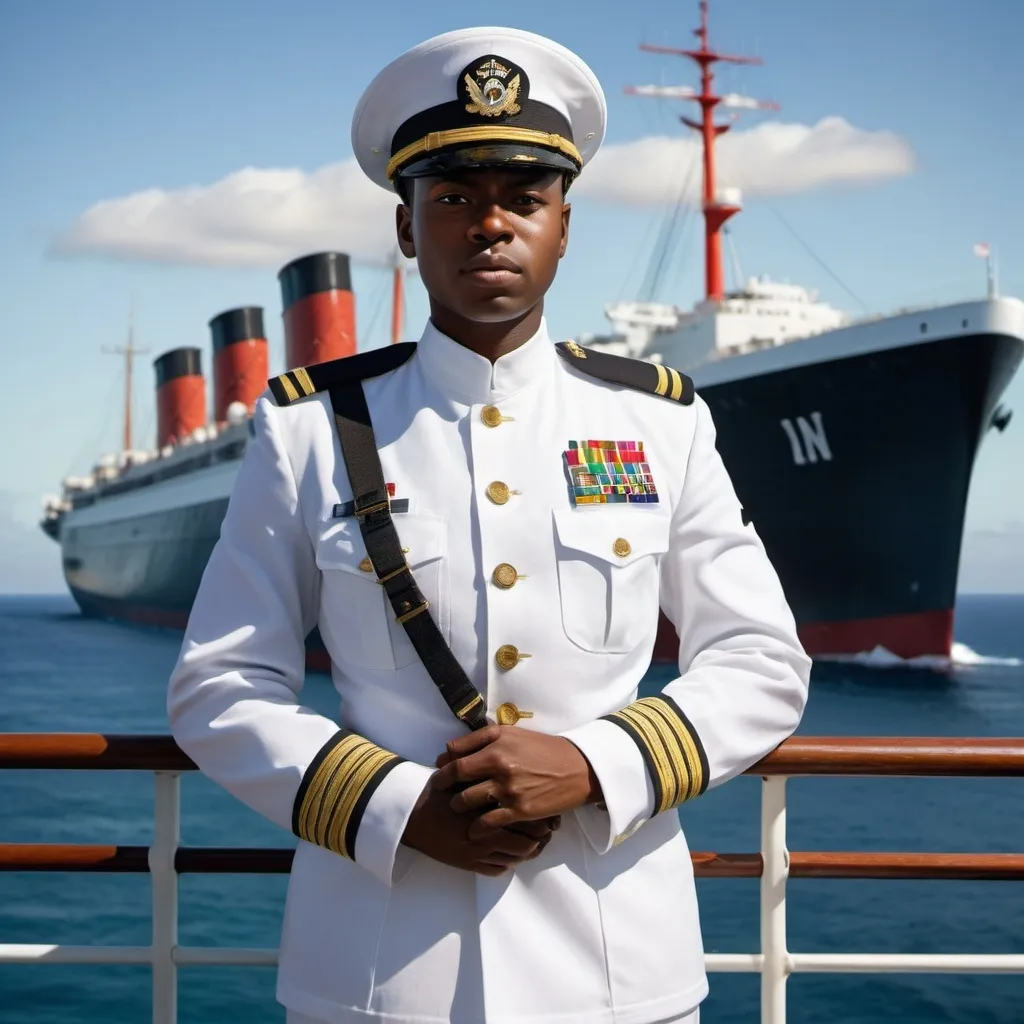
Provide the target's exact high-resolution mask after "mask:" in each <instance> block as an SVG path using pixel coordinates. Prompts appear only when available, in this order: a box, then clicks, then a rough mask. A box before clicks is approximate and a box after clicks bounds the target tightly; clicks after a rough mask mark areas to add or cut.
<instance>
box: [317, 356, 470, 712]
mask: <svg viewBox="0 0 1024 1024" xmlns="http://www.w3.org/2000/svg"><path fill="white" fill-rule="evenodd" d="M397 347H398V346H393V348H397ZM412 347H413V348H414V347H415V346H412ZM367 354H368V355H371V354H372V353H367ZM409 354H410V355H411V352H410V353H409ZM406 358H408V356H407V357H406ZM347 361H348V360H339V362H347ZM327 365H328V366H330V365H332V364H330V363H328V364H327ZM329 391H330V396H331V406H332V407H333V409H334V423H335V427H336V428H337V431H338V440H339V442H340V443H341V453H342V456H343V457H344V459H345V468H346V471H347V472H348V479H349V483H350V484H351V486H352V497H353V498H354V499H355V502H354V504H355V516H356V520H357V521H358V523H359V530H360V532H361V533H362V535H363V542H364V543H365V544H366V553H367V554H368V555H369V556H370V561H371V563H372V564H373V568H374V571H375V572H376V573H377V582H378V583H380V584H381V586H383V587H384V591H385V593H386V594H387V595H388V600H389V601H390V602H391V607H392V608H393V609H394V612H395V618H396V619H397V621H398V622H399V623H400V625H401V626H402V627H403V628H404V629H405V631H406V633H407V634H408V635H409V639H410V640H411V641H412V645H413V647H414V648H415V649H416V653H417V654H418V655H419V656H420V659H421V660H422V661H423V667H424V668H425V669H426V670H427V672H428V674H429V675H430V678H431V679H432V680H433V681H434V685H435V686H436V687H437V688H438V690H440V691H441V696H442V697H443V698H444V700H445V703H446V704H447V705H448V707H449V708H451V710H452V712H453V714H454V715H455V717H456V718H458V719H459V720H460V721H462V722H464V723H465V724H466V725H468V726H469V727H470V728H471V729H482V728H483V727H484V726H485V725H487V724H488V723H487V705H486V703H485V702H484V698H483V696H482V695H481V693H480V691H479V690H477V688H476V687H475V686H474V685H473V684H472V683H471V682H470V680H469V677H468V676H467V675H466V673H465V671H464V670H463V668H462V666H461V665H460V664H459V663H458V661H456V660H455V655H454V654H452V651H451V648H450V647H449V646H448V645H447V644H446V643H445V640H444V637H443V636H441V632H440V630H439V629H438V628H437V624H436V623H435V622H434V619H433V618H432V616H431V615H430V613H429V612H428V611H427V601H426V599H425V598H424V597H423V594H422V592H421V591H420V588H419V587H418V586H417V584H416V580H415V578H414V577H413V574H412V569H411V568H410V567H409V563H408V562H406V560H405V555H404V554H402V545H401V542H400V540H399V538H398V532H397V531H396V530H395V524H394V522H393V520H392V519H391V503H390V501H389V498H388V492H387V485H386V484H385V483H384V470H383V468H382V467H381V464H380V453H379V452H378V451H377V440H376V438H375V437H374V434H373V423H372V422H371V420H370V410H369V408H368V407H367V405H366V396H365V394H364V393H363V385H362V380H361V378H360V377H357V376H350V377H349V379H348V380H346V381H344V382H337V381H336V382H334V383H332V384H331V386H330V388H329Z"/></svg>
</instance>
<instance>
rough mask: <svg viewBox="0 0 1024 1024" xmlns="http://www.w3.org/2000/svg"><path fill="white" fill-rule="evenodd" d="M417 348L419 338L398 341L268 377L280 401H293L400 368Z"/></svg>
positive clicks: (288, 403) (272, 389) (281, 403)
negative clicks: (416, 339) (394, 343)
mask: <svg viewBox="0 0 1024 1024" xmlns="http://www.w3.org/2000/svg"><path fill="white" fill-rule="evenodd" d="M415 351H416V342H415V341H403V342H399V343H398V344H397V345H386V346H384V347H383V348H375V349H371V350H370V351H369V352H358V353H356V355H354V356H345V357H344V358H343V359H332V360H331V361H330V362H327V363H314V364H313V365H312V366H299V367H296V368H295V369H294V370H289V371H288V372H287V373H282V374H281V375H280V376H279V377H272V378H271V379H270V380H268V381H267V384H268V385H269V387H270V390H271V392H272V393H273V395H274V398H275V399H276V400H277V404H278V405H291V404H292V402H297V401H298V400H299V399H300V398H308V397H309V396H310V395H315V394H316V393H317V392H318V391H327V390H328V389H330V388H333V387H336V386H337V385H338V384H348V383H351V382H352V381H354V380H368V379H369V378H370V377H380V376H381V375H382V374H385V373H390V372H391V371H392V370H397V369H398V367H400V366H401V365H402V363H404V362H406V361H408V360H409V359H410V358H411V357H412V354H413V353H414V352H415Z"/></svg>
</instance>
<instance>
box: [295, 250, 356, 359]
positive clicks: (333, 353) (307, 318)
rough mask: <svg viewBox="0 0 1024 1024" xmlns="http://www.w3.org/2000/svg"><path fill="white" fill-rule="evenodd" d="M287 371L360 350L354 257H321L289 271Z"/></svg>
mask: <svg viewBox="0 0 1024 1024" xmlns="http://www.w3.org/2000/svg"><path fill="white" fill-rule="evenodd" d="M277 277H278V280H279V281H280V282H281V299H282V304H283V308H284V347H285V362H286V364H287V365H286V367H285V368H286V369H288V370H291V369H294V368H295V367H296V366H308V365H309V364H310V363H325V362H327V361H328V360H329V359H340V358H342V356H350V355H353V354H354V353H355V350H356V312H355V301H354V300H353V297H352V280H351V277H350V275H349V264H348V256H346V255H345V254H344V253H340V252H318V253H313V255H311V256H303V257H301V258H300V259H297V260H293V261H292V262H291V263H289V264H287V265H286V266H285V267H283V268H282V269H281V271H280V273H279V274H278V275H277Z"/></svg>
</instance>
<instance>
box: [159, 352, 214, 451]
mask: <svg viewBox="0 0 1024 1024" xmlns="http://www.w3.org/2000/svg"><path fill="white" fill-rule="evenodd" d="M201 357H202V353H201V352H200V351H199V349H197V348H175V349H171V351H170V352H165V353H164V354H163V355H162V356H160V357H159V359H155V360H153V368H154V369H155V370H156V446H157V448H163V447H164V445H168V444H174V443H175V442H176V441H179V440H180V439H181V438H183V437H186V436H188V435H190V434H191V433H192V431H194V430H195V429H196V428H197V427H202V426H204V425H205V423H206V382H205V381H204V380H203V369H202V362H201Z"/></svg>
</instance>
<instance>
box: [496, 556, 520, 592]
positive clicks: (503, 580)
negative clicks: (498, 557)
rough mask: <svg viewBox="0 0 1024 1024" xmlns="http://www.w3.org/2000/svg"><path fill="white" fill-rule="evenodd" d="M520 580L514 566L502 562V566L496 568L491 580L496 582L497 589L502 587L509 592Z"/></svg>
mask: <svg viewBox="0 0 1024 1024" xmlns="http://www.w3.org/2000/svg"><path fill="white" fill-rule="evenodd" d="M519 578H520V576H519V573H517V572H516V567H515V566H514V565H509V564H508V562H502V563H501V564H500V565H496V566H495V567H494V572H492V573H491V579H492V580H493V581H494V585H495V586H496V587H501V589H502V590H509V589H511V588H512V587H514V586H515V585H516V580H518V579H519Z"/></svg>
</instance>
